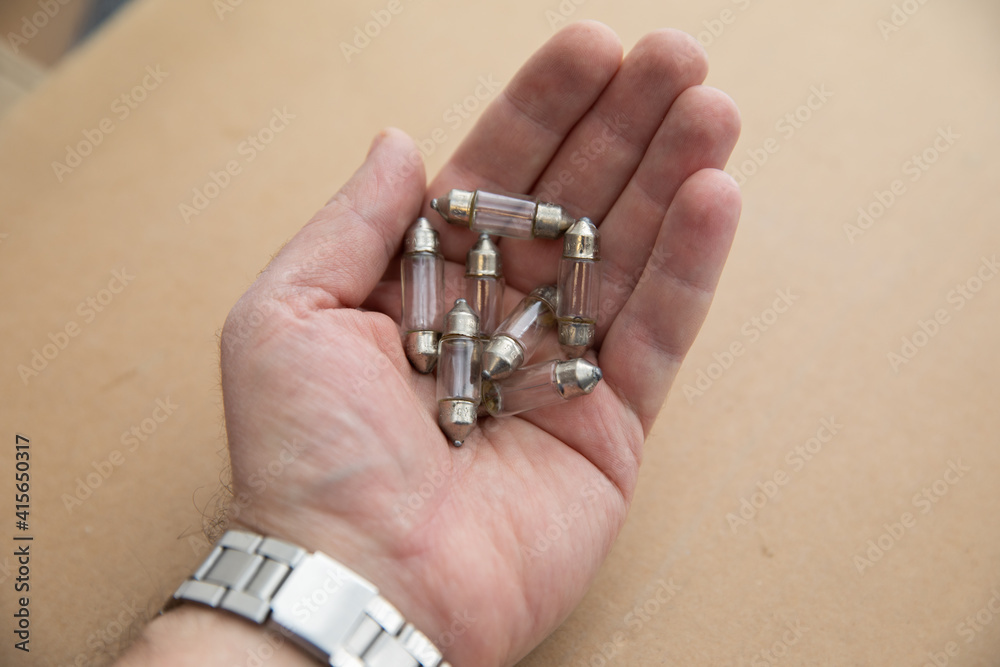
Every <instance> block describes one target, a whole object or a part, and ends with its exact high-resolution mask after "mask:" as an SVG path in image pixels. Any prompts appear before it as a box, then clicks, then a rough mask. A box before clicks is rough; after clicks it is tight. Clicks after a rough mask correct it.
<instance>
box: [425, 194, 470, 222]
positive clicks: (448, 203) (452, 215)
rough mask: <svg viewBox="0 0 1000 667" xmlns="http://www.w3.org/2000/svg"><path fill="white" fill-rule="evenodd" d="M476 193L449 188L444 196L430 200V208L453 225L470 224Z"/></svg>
mask: <svg viewBox="0 0 1000 667" xmlns="http://www.w3.org/2000/svg"><path fill="white" fill-rule="evenodd" d="M475 198H476V193H474V192H469V191H468V190H450V191H449V192H448V194H446V195H445V196H444V197H438V198H436V199H432V200H431V208H432V209H434V210H435V211H437V212H438V213H440V214H441V217H443V218H444V219H445V220H447V221H448V222H450V223H451V224H453V225H465V226H466V227H471V226H472V204H473V201H474V200H475Z"/></svg>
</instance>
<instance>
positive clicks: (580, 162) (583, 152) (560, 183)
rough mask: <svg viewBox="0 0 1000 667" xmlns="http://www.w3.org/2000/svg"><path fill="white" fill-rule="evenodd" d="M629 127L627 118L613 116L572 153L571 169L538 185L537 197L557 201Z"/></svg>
mask: <svg viewBox="0 0 1000 667" xmlns="http://www.w3.org/2000/svg"><path fill="white" fill-rule="evenodd" d="M629 126H630V123H629V120H628V116H626V115H625V114H615V117H614V118H613V119H612V121H611V123H610V124H607V125H605V126H604V130H602V131H601V133H600V134H598V135H596V136H595V137H593V138H592V139H591V140H590V141H588V142H587V145H585V146H583V147H582V148H578V149H576V150H575V151H573V152H572V153H571V154H570V156H569V162H570V164H571V165H573V169H569V168H565V169H562V170H561V171H560V172H559V173H558V174H556V175H555V176H554V177H552V178H549V179H548V180H546V181H544V182H542V183H541V184H539V187H538V190H539V197H540V198H541V199H542V200H544V201H552V202H555V201H559V196H560V195H561V194H562V192H563V188H564V187H566V186H568V185H573V184H574V183H575V182H576V177H577V175H579V174H582V173H583V172H585V171H587V170H588V169H590V168H591V167H593V166H594V162H596V161H597V160H598V159H600V158H601V157H602V156H603V155H605V154H606V153H607V152H608V151H609V150H610V149H611V147H612V146H613V145H615V144H616V143H619V142H621V141H622V133H623V132H624V131H625V130H627V129H628V128H629Z"/></svg>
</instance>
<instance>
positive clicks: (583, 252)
mask: <svg viewBox="0 0 1000 667" xmlns="http://www.w3.org/2000/svg"><path fill="white" fill-rule="evenodd" d="M563 257H569V258H572V259H600V258H601V245H600V234H599V232H598V231H597V227H596V226H594V223H592V222H591V221H590V218H580V219H579V220H577V221H576V223H575V224H574V225H573V226H572V227H570V228H569V230H568V231H567V232H566V236H565V237H564V238H563Z"/></svg>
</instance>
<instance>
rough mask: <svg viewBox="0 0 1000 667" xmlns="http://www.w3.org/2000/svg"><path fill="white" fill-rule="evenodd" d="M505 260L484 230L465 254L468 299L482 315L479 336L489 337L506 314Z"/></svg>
mask: <svg viewBox="0 0 1000 667" xmlns="http://www.w3.org/2000/svg"><path fill="white" fill-rule="evenodd" d="M503 290H504V279H503V264H502V263H501V261H500V250H499V249H498V248H497V247H496V245H494V243H493V241H491V240H490V237H489V235H488V234H481V235H480V236H479V240H478V241H476V245H474V246H472V249H471V250H469V254H468V255H466V257H465V300H466V301H468V302H469V307H470V308H472V312H474V313H475V314H476V315H477V316H478V317H479V336H480V337H481V338H487V339H488V338H489V337H490V336H491V335H492V334H493V331H494V330H496V328H497V325H498V324H500V318H501V317H503Z"/></svg>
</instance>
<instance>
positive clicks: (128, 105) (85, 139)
mask: <svg viewBox="0 0 1000 667" xmlns="http://www.w3.org/2000/svg"><path fill="white" fill-rule="evenodd" d="M168 76H170V72H164V71H163V70H162V69H160V66H159V65H156V66H155V67H154V66H153V65H147V66H146V71H145V75H144V76H143V77H142V79H140V80H139V82H138V83H137V84H136V85H134V86H133V87H132V88H131V90H128V91H127V92H124V93H122V94H121V95H119V96H118V97H116V98H115V99H114V100H112V102H111V107H110V111H111V114H112V116H105V117H104V118H102V119H101V120H99V121H98V122H97V124H96V125H95V126H94V127H89V128H86V129H84V130H83V132H81V136H82V138H81V139H80V140H79V141H77V142H76V143H75V144H73V145H70V144H67V145H66V154H65V157H64V158H63V161H62V162H60V161H58V160H53V161H52V173H54V174H55V176H56V180H57V181H59V182H60V183H62V182H63V179H64V178H66V176H68V175H69V174H71V173H73V170H75V169H76V168H77V167H79V166H80V165H81V164H83V161H84V160H85V159H86V158H87V157H89V156H90V155H92V154H93V152H94V150H95V149H96V148H97V147H98V146H100V145H101V144H102V143H104V139H105V137H107V136H108V135H109V134H111V133H112V132H114V131H115V129H116V128H117V127H118V125H119V123H122V122H124V121H125V119H127V118H128V117H129V116H130V115H131V114H132V112H133V111H135V110H136V109H138V108H139V105H140V104H142V103H143V102H145V101H146V99H148V98H149V94H150V93H151V92H153V91H154V90H156V89H157V88H159V87H160V84H161V83H163V81H164V79H166V78H167V77H168Z"/></svg>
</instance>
